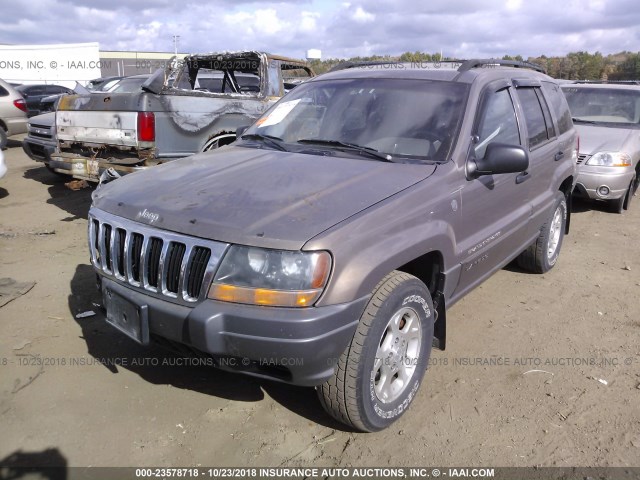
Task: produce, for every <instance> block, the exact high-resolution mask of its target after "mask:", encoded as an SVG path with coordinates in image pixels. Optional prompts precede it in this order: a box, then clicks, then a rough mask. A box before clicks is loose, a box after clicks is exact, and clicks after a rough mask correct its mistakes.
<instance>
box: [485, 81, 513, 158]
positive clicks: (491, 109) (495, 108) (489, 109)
mask: <svg viewBox="0 0 640 480" xmlns="http://www.w3.org/2000/svg"><path fill="white" fill-rule="evenodd" d="M476 135H477V136H478V143H477V144H476V146H475V154H476V157H477V158H482V157H484V152H485V150H486V149H487V145H489V144H490V143H492V142H499V143H507V144H509V145H520V134H519V133H518V122H517V120H516V112H515V110H514V108H513V102H512V101H511V96H510V95H509V90H508V89H506V88H505V89H503V90H499V91H497V92H491V93H489V94H487V96H486V97H485V101H484V103H483V106H482V111H481V113H480V119H479V122H478V127H477V129H476Z"/></svg>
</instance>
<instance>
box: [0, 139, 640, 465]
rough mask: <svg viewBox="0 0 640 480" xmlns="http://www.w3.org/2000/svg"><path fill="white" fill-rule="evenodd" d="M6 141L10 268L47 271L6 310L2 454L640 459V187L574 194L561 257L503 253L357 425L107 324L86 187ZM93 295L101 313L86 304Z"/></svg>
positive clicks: (194, 459)
mask: <svg viewBox="0 0 640 480" xmlns="http://www.w3.org/2000/svg"><path fill="white" fill-rule="evenodd" d="M10 147H11V148H9V150H7V151H5V156H6V158H7V161H8V165H9V172H8V174H7V175H6V176H5V178H3V179H2V180H0V278H2V277H10V278H13V279H15V280H16V281H18V282H35V286H34V287H33V288H32V289H31V290H30V291H28V292H27V293H26V294H24V295H22V296H20V297H18V298H16V299H15V300H13V301H11V302H10V303H8V304H6V305H4V306H2V307H1V308H0V369H1V374H0V415H1V417H0V418H1V424H2V427H1V428H2V434H1V435H0V459H4V461H5V462H6V461H7V460H8V458H7V457H9V456H11V455H17V457H16V456H14V457H13V458H14V459H15V458H19V459H21V460H25V461H30V462H32V463H36V464H42V463H51V464H56V465H68V466H88V465H92V466H116V465H117V466H140V465H146V466H184V467H188V466H196V465H203V466H219V465H227V466H302V465H303V466H309V465H314V466H334V465H335V466H338V465H339V466H371V465H375V466H415V465H423V466H429V465H430V466H493V467H495V466H532V465H544V466H596V465H597V466H629V465H635V466H638V465H639V464H640V462H639V459H640V346H639V342H638V339H639V338H640V337H639V333H640V301H639V298H640V258H639V255H638V252H639V247H638V245H639V244H638V239H639V238H640V201H639V199H638V198H637V197H636V202H634V204H633V205H632V209H631V211H630V212H626V213H625V214H623V215H622V216H620V215H615V214H611V213H607V212H606V211H605V210H604V209H603V208H598V207H594V208H595V209H591V207H592V206H591V205H587V204H584V203H580V204H578V205H576V206H574V216H573V219H572V220H573V223H572V232H571V235H570V236H569V237H567V238H566V239H565V244H564V245H563V251H562V254H561V256H560V261H559V263H558V265H557V267H556V268H555V269H554V270H553V271H552V272H550V273H549V274H546V275H530V274H526V273H522V272H520V271H518V270H517V269H516V268H511V267H508V268H506V269H504V270H502V271H500V272H498V273H497V274H496V275H494V276H493V278H491V279H490V280H489V281H487V282H486V283H485V284H484V285H483V286H481V287H480V288H478V289H477V290H475V291H474V292H473V293H472V294H470V295H469V296H467V297H466V298H465V299H464V300H462V301H461V302H460V303H458V304H457V305H455V306H454V307H453V308H451V309H450V311H449V317H448V318H449V328H448V347H447V351H446V352H439V351H435V352H434V358H433V364H432V366H431V367H430V371H429V372H427V376H426V380H425V383H424V384H423V386H422V388H421V390H420V392H419V395H418V397H417V399H416V400H415V401H414V403H413V406H412V407H411V409H410V411H409V412H408V414H407V415H405V416H404V417H403V418H402V419H400V421H398V422H397V423H396V424H394V425H393V426H392V428H390V429H389V430H387V431H384V432H381V433H376V434H359V433H353V432H349V431H346V430H345V429H344V428H343V427H342V426H341V425H340V424H337V423H336V422H334V421H333V420H332V419H331V418H329V417H328V416H327V415H326V414H325V413H324V412H323V410H322V409H321V407H320V405H319V403H318V402H317V401H316V398H315V392H314V391H313V390H312V389H303V388H296V387H290V386H286V385H280V384H275V383H270V382H262V381H257V380H253V379H250V378H245V377H242V376H239V375H232V374H227V373H223V372H220V371H217V370H215V369H213V368H208V367H185V366H175V365H174V366H171V365H166V364H167V363H170V361H171V359H174V360H175V359H177V358H178V357H175V356H173V355H172V354H170V353H167V352H165V351H163V350H159V349H151V350H148V349H144V348H142V347H140V346H138V345H136V344H135V343H134V342H133V341H130V340H128V339H127V338H125V337H124V336H123V335H121V334H120V333H118V332H116V331H114V330H113V329H112V328H111V327H109V326H108V325H106V324H105V322H104V319H103V316H102V314H101V313H100V310H99V308H98V307H96V305H95V304H96V303H99V302H100V298H99V296H98V294H97V291H96V289H95V276H94V274H93V272H92V269H91V268H90V266H89V262H88V251H87V245H86V215H87V211H88V208H89V203H90V194H91V190H89V189H86V190H81V191H70V190H68V189H67V188H65V186H64V183H63V180H60V179H58V178H57V177H55V176H54V175H52V174H50V173H49V172H48V171H47V170H46V169H45V168H44V167H42V166H41V165H40V164H36V163H34V162H33V161H31V160H29V159H28V158H27V157H26V155H24V153H23V152H22V150H21V148H20V147H19V143H18V142H17V141H12V142H11V143H10ZM87 310H94V311H95V312H96V313H97V314H96V315H95V316H93V317H89V318H84V319H76V315H77V314H78V313H81V312H85V311H87ZM38 359H39V360H38ZM36 360H38V361H36ZM105 360H108V361H110V362H111V363H114V362H115V363H119V365H118V366H113V365H112V366H105V365H103V364H101V362H104V361H105ZM38 363H40V365H38ZM155 363H157V364H158V365H154V364H155ZM163 363H164V364H165V365H164V366H163ZM173 363H176V362H175V361H174V362H173ZM531 370H539V371H531ZM540 370H542V371H540ZM2 461H3V460H0V463H2Z"/></svg>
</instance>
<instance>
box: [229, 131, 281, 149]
mask: <svg viewBox="0 0 640 480" xmlns="http://www.w3.org/2000/svg"><path fill="white" fill-rule="evenodd" d="M240 138H241V139H242V140H260V141H261V142H263V143H264V144H265V145H269V146H271V147H274V148H276V149H277V150H281V151H283V152H288V151H289V150H288V149H287V148H286V147H285V146H284V145H283V143H284V140H282V139H281V138H278V137H274V136H272V135H261V134H259V133H247V134H246V135H242V136H241V137H240Z"/></svg>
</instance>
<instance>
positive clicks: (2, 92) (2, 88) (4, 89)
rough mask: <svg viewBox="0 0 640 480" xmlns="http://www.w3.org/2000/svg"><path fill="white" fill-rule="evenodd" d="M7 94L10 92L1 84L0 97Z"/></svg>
mask: <svg viewBox="0 0 640 480" xmlns="http://www.w3.org/2000/svg"><path fill="white" fill-rule="evenodd" d="M7 95H9V92H7V90H6V88H4V87H3V86H2V85H0V97H6V96H7Z"/></svg>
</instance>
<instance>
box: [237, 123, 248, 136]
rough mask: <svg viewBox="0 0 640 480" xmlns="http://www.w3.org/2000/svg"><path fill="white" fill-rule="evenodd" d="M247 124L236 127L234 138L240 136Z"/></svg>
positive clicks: (245, 129)
mask: <svg viewBox="0 0 640 480" xmlns="http://www.w3.org/2000/svg"><path fill="white" fill-rule="evenodd" d="M248 128H249V125H243V126H242V127H238V128H236V138H240V136H241V135H242V134H243V133H244V132H246V131H247V129H248Z"/></svg>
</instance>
